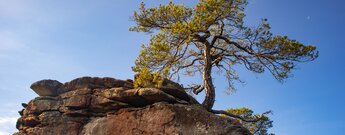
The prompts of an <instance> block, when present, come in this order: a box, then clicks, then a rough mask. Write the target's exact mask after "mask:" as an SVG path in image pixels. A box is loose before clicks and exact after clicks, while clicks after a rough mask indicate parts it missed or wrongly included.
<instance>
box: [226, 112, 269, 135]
mask: <svg viewBox="0 0 345 135" xmlns="http://www.w3.org/2000/svg"><path fill="white" fill-rule="evenodd" d="M226 111H227V112H229V113H231V114H235V115H237V116H240V117H242V118H244V119H256V118H259V117H260V118H261V119H260V120H259V121H257V122H245V121H242V120H238V122H239V123H240V124H241V125H242V126H244V127H245V128H247V129H248V130H249V131H250V132H251V133H252V134H254V135H273V134H272V133H268V131H267V130H268V129H269V128H271V127H273V121H272V120H270V119H269V117H267V116H261V115H259V114H253V111H252V110H250V109H248V108H236V109H228V110H226ZM222 116H224V117H226V115H222Z"/></svg>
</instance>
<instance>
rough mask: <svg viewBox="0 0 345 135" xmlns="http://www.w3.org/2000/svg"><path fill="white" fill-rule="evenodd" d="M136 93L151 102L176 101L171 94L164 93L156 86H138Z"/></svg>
mask: <svg viewBox="0 0 345 135" xmlns="http://www.w3.org/2000/svg"><path fill="white" fill-rule="evenodd" d="M138 95H139V96H141V97H143V98H144V99H146V101H147V102H149V103H151V104H152V103H156V102H168V103H176V102H178V100H177V99H176V98H174V97H173V96H171V95H169V94H166V93H165V92H163V91H161V90H159V89H156V88H140V89H138Z"/></svg>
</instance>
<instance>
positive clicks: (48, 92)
mask: <svg viewBox="0 0 345 135" xmlns="http://www.w3.org/2000/svg"><path fill="white" fill-rule="evenodd" d="M61 86H62V83H60V82H59V81H56V80H41V81H38V82H35V83H33V84H32V85H31V87H30V88H31V89H33V90H34V91H35V92H36V93H37V94H38V95H39V96H57V95H59V94H60V93H62V92H63V91H62V90H61V89H59V88H60V87H61Z"/></svg>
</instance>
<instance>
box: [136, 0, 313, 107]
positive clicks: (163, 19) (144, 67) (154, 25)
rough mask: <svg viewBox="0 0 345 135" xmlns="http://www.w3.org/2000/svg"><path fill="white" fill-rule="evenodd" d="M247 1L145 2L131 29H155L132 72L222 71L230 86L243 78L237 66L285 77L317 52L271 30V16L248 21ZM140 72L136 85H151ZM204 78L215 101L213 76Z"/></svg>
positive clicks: (171, 74) (166, 75) (170, 74)
mask: <svg viewBox="0 0 345 135" xmlns="http://www.w3.org/2000/svg"><path fill="white" fill-rule="evenodd" d="M246 5H247V0H199V2H198V4H196V6H195V7H188V6H185V5H178V4H175V3H173V2H170V3H168V4H166V5H159V6H158V7H151V8H146V7H145V4H144V3H141V6H140V8H139V10H138V11H136V12H134V16H133V20H134V21H135V22H136V25H135V26H133V27H132V28H130V30H131V31H136V32H145V33H148V34H151V39H150V42H149V43H148V44H147V45H142V50H141V52H140V55H139V56H138V58H137V59H136V61H135V66H134V67H133V71H135V72H137V73H139V74H141V73H145V74H147V73H146V72H150V73H153V74H157V75H156V76H160V77H162V78H169V79H171V78H172V77H176V76H177V77H179V75H180V74H181V73H185V74H186V75H190V76H193V75H195V74H199V73H200V74H202V76H204V77H206V78H212V74H213V73H214V72H220V73H224V76H225V78H227V80H228V84H229V90H230V91H232V90H233V89H234V86H233V82H234V81H240V78H239V76H238V75H237V74H236V70H235V69H234V67H235V65H243V67H244V68H246V69H247V70H249V71H252V72H254V73H264V71H269V72H270V73H271V74H272V75H273V76H274V77H275V78H276V79H277V80H278V81H281V82H282V81H284V80H285V79H286V78H288V77H290V76H291V74H292V73H291V71H292V70H293V69H295V68H296V65H297V63H298V62H307V61H312V60H314V59H316V58H317V57H318V51H317V50H316V47H315V46H313V45H305V44H303V43H301V42H298V41H296V40H293V39H290V38H288V37H287V36H284V35H283V36H281V35H273V34H272V33H271V31H270V29H271V27H270V25H269V23H268V22H267V19H262V21H261V23H260V24H259V25H258V26H256V27H249V26H245V25H244V22H243V18H244V17H245V13H244V9H245V6H246ZM144 71H145V72H144ZM209 71H210V72H209ZM139 77H144V78H143V79H138V80H140V81H142V82H140V83H137V86H151V85H148V84H149V82H147V83H145V82H144V81H149V80H151V79H147V78H150V77H147V75H140V76H139ZM151 78H154V77H151ZM203 80H204V81H203V83H204V84H203V85H202V86H205V89H207V90H206V92H208V93H206V97H207V96H211V98H209V99H205V100H212V101H211V102H214V98H212V96H214V94H212V93H214V91H215V90H214V86H213V83H212V79H209V80H207V79H205V78H203ZM206 86H207V87H206ZM209 105H211V106H212V105H213V104H212V103H210V104H209Z"/></svg>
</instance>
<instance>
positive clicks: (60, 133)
mask: <svg viewBox="0 0 345 135" xmlns="http://www.w3.org/2000/svg"><path fill="white" fill-rule="evenodd" d="M31 88H32V89H33V90H34V91H35V92H36V93H37V94H38V95H39V97H37V98H35V99H33V100H31V101H30V102H29V103H28V104H25V103H23V104H22V105H23V107H24V109H23V110H21V111H20V112H19V113H20V115H21V117H20V118H19V119H18V122H17V125H16V126H17V129H18V130H19V132H18V133H16V134H21V135H122V134H123V135H142V134H146V135H151V134H157V135H163V134H169V135H170V134H177V135H180V134H181V135H193V134H195V135H202V134H229V135H246V134H250V133H249V132H248V130H247V129H245V128H243V127H241V126H240V125H233V124H232V123H231V119H228V118H224V117H219V116H217V115H214V114H212V113H209V112H207V111H206V110H204V109H203V108H202V107H201V105H200V104H199V103H198V102H197V101H196V100H195V99H194V98H193V97H191V96H189V95H188V94H187V93H186V92H185V90H184V89H183V88H182V87H181V86H179V85H178V84H177V83H174V82H172V81H169V80H165V81H164V83H163V86H162V87H161V88H160V89H156V88H137V89H134V88H133V81H132V80H117V79H113V78H97V77H93V78H92V77H82V78H77V79H75V80H72V81H70V82H67V83H64V84H62V83H60V82H58V81H55V80H42V81H38V82H36V83H34V84H32V86H31Z"/></svg>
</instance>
